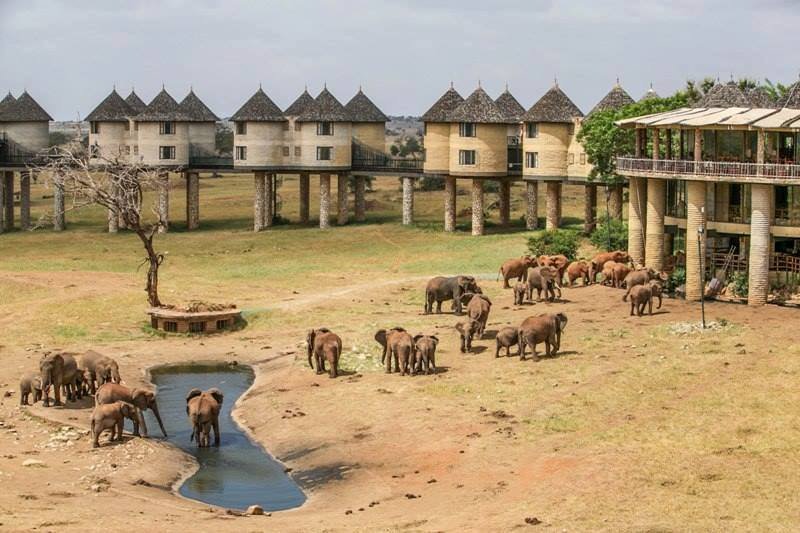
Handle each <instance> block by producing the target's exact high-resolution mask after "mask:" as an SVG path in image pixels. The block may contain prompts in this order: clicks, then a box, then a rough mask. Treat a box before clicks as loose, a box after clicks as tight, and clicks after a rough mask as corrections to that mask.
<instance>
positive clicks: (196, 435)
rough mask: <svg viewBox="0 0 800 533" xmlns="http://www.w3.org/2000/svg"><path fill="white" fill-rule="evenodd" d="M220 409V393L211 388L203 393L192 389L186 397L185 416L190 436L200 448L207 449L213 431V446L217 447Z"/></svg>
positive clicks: (190, 439)
mask: <svg viewBox="0 0 800 533" xmlns="http://www.w3.org/2000/svg"><path fill="white" fill-rule="evenodd" d="M220 409H222V391H221V390H219V389H217V388H213V389H208V390H207V391H205V392H203V391H201V390H200V389H192V390H190V391H189V394H187V395H186V414H187V415H189V422H190V423H191V425H192V436H191V437H189V441H190V442H191V441H193V440H196V441H197V445H198V446H200V447H201V448H207V447H208V446H209V441H210V438H211V429H212V428H213V429H214V446H219V412H220Z"/></svg>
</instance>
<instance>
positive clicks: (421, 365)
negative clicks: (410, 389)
mask: <svg viewBox="0 0 800 533" xmlns="http://www.w3.org/2000/svg"><path fill="white" fill-rule="evenodd" d="M438 345H439V337H436V336H434V335H414V352H415V353H416V355H415V357H414V359H415V364H414V365H412V367H411V373H412V374H414V373H415V372H424V373H425V374H435V373H436V347H437V346H438ZM417 367H418V368H417Z"/></svg>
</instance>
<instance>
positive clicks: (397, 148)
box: [389, 136, 422, 159]
mask: <svg viewBox="0 0 800 533" xmlns="http://www.w3.org/2000/svg"><path fill="white" fill-rule="evenodd" d="M389 153H390V154H392V155H393V156H396V157H411V158H412V159H417V158H418V157H419V156H420V155H421V154H422V145H421V144H420V142H419V139H417V138H416V137H411V136H408V137H405V138H403V137H400V138H398V139H395V141H394V143H393V144H392V145H391V146H390V147H389Z"/></svg>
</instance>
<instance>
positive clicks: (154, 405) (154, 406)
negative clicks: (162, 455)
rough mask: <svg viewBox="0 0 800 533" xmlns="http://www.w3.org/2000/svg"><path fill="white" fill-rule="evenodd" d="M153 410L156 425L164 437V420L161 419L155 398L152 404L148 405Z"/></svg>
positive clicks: (165, 431)
mask: <svg viewBox="0 0 800 533" xmlns="http://www.w3.org/2000/svg"><path fill="white" fill-rule="evenodd" d="M150 409H151V410H152V411H153V414H154V415H156V420H157V421H158V427H160V428H161V433H163V434H164V438H165V439H166V438H167V430H166V429H164V422H162V421H161V414H160V413H159V412H158V404H156V402H155V400H154V401H153V405H152V406H151V407H150Z"/></svg>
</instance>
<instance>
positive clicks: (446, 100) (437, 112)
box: [422, 86, 464, 122]
mask: <svg viewBox="0 0 800 533" xmlns="http://www.w3.org/2000/svg"><path fill="white" fill-rule="evenodd" d="M463 101H464V98H462V97H461V95H460V94H458V91H456V90H455V89H454V88H453V87H452V86H450V88H449V89H447V91H446V92H445V93H444V94H443V95H442V96H440V97H439V99H438V100H436V103H435V104H433V105H432V106H431V108H430V109H428V110H427V111H426V112H425V114H424V115H422V121H423V122H451V120H450V115H451V113H452V112H453V110H454V109H455V108H457V107H458V106H459V105H461V103H462V102H463Z"/></svg>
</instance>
